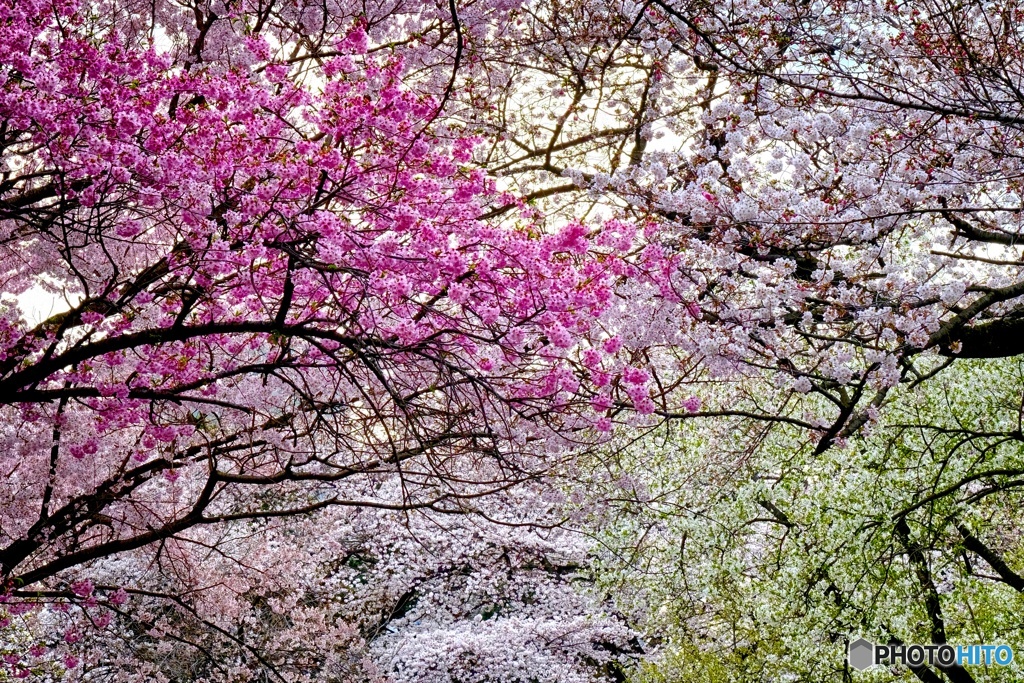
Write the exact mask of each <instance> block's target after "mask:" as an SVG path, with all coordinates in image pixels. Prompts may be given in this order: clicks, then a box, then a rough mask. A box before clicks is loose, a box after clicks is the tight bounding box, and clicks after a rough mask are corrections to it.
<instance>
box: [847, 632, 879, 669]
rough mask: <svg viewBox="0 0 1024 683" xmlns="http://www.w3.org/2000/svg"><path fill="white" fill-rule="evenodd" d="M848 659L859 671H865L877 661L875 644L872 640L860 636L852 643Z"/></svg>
mask: <svg viewBox="0 0 1024 683" xmlns="http://www.w3.org/2000/svg"><path fill="white" fill-rule="evenodd" d="M847 661H849V662H850V666H852V667H853V668H854V669H856V670H857V671H863V670H864V669H866V668H868V667H869V666H871V665H872V664H874V663H875V645H874V643H872V642H871V641H870V640H864V639H863V638H858V639H857V640H855V641H853V642H852V643H850V648H849V650H848V652H847Z"/></svg>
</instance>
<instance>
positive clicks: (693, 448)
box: [592, 360, 1024, 683]
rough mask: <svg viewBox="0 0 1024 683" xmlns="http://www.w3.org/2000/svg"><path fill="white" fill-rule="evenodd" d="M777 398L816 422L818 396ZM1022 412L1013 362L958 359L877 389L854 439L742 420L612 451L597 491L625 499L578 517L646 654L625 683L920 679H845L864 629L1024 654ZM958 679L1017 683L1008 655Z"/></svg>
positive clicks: (1018, 365)
mask: <svg viewBox="0 0 1024 683" xmlns="http://www.w3.org/2000/svg"><path fill="white" fill-rule="evenodd" d="M730 391H731V392H735V393H734V394H733V395H759V396H761V397H762V398H764V397H766V396H768V394H769V392H772V391H773V390H772V389H771V388H770V387H768V386H761V385H760V384H758V383H757V382H756V380H749V381H748V383H747V386H746V391H739V392H736V388H735V387H729V388H723V394H722V396H723V397H725V396H727V395H729V392H730ZM775 393H776V394H778V392H775ZM775 398H778V399H780V401H781V402H782V403H783V404H785V405H788V406H791V407H792V409H791V412H790V413H789V414H790V415H792V416H794V417H796V416H800V415H804V416H806V415H813V414H816V413H818V414H820V413H821V412H822V411H824V410H825V406H823V405H819V404H818V403H816V399H815V398H814V397H813V396H807V397H804V396H798V395H792V396H783V395H777V396H776V397H775ZM735 405H738V407H739V408H743V407H744V406H742V405H741V404H735ZM1022 415H1024V363H1022V362H1021V361H1015V360H1000V361H959V362H957V363H956V364H954V366H952V367H951V368H950V369H947V370H946V371H944V372H942V373H940V374H938V375H937V376H936V377H935V378H933V379H931V380H929V381H926V382H922V383H920V384H918V385H917V386H913V385H909V386H903V387H900V388H899V389H895V390H893V391H891V392H889V394H888V396H887V398H886V401H885V402H884V403H882V404H881V405H880V406H879V407H878V411H877V414H875V415H873V416H872V419H871V420H869V421H868V422H867V423H866V424H865V426H864V427H863V429H862V430H861V431H860V432H859V433H858V434H856V435H853V436H850V437H849V438H847V439H846V440H845V442H843V441H841V442H840V443H838V444H837V445H836V446H833V447H832V448H831V449H829V450H827V451H826V452H824V453H822V454H818V455H815V453H814V448H813V446H814V443H815V440H814V439H811V438H808V431H809V430H806V429H803V428H801V427H799V426H794V425H792V424H787V423H783V422H778V421H776V422H769V423H765V422H761V423H757V422H754V421H750V420H745V419H743V418H736V419H716V420H706V421H702V420H700V419H690V420H686V421H685V422H684V423H682V424H680V423H673V424H668V425H666V426H663V427H662V428H661V429H660V430H659V431H658V432H656V433H654V434H651V435H650V436H648V437H647V438H645V439H642V440H640V441H638V442H636V443H632V444H627V445H621V447H620V448H619V449H617V450H616V451H615V452H614V454H612V455H610V456H609V457H608V460H607V462H606V463H605V467H606V471H607V475H606V476H605V477H604V481H603V482H602V481H595V482H594V485H595V487H596V488H595V490H599V489H600V487H601V486H603V487H605V489H604V490H603V491H602V494H603V495H606V496H607V493H608V491H607V488H608V487H619V488H622V489H623V491H624V492H625V493H626V495H624V496H620V497H619V498H620V499H621V500H622V501H623V502H622V504H621V505H620V506H618V507H616V508H615V509H605V510H599V511H596V512H593V514H594V517H593V519H592V521H593V522H600V524H601V527H602V532H601V539H602V541H603V543H604V544H605V547H607V548H608V551H607V553H606V554H605V555H604V557H602V560H601V561H602V562H603V565H604V567H605V570H606V571H605V574H604V576H605V581H606V582H607V585H608V589H609V590H614V591H615V594H617V595H619V596H626V597H623V598H621V602H622V607H623V609H624V610H626V611H627V612H628V613H630V614H632V615H633V616H634V618H635V619H636V620H637V621H639V622H641V623H642V626H643V628H644V629H645V630H646V631H647V633H648V634H649V637H650V639H651V642H652V643H654V644H655V645H656V646H657V647H656V649H657V651H658V653H659V654H658V656H657V658H656V662H655V663H654V664H652V665H649V666H647V667H645V668H642V669H639V670H638V671H637V672H636V675H635V677H636V680H637V681H639V682H642V683H670V682H674V681H680V682H683V681H685V682H687V683H689V682H693V681H709V682H713V683H725V682H729V683H732V682H735V683H746V682H750V683H754V682H755V681H807V682H817V681H822V682H824V681H902V680H916V679H915V677H914V675H913V674H912V673H911V672H910V671H908V670H907V669H906V668H904V667H894V668H891V669H885V668H880V667H876V668H874V669H871V670H869V671H867V672H856V671H854V670H852V669H849V668H848V666H847V664H846V662H845V652H846V644H847V642H848V640H852V639H854V638H856V637H858V636H864V637H866V638H868V639H870V640H873V641H874V642H891V641H893V640H899V641H902V642H904V643H932V642H939V641H940V640H941V638H942V637H943V636H944V637H945V638H946V640H947V641H948V642H950V643H953V644H973V643H1006V644H1009V645H1011V646H1013V647H1014V649H1015V651H1016V653H1018V660H1020V659H1022V658H1024V618H1022V616H1021V615H1024V593H1022V592H1021V590H1024V583H1022V584H1020V585H1016V584H1014V577H1017V578H1020V577H1021V576H1022V575H1024V544H1022V542H1021V526H1022V521H1024V520H1022V519H1021V516H1020V512H1019V511H1020V509H1021V506H1022V504H1024V500H1022V498H1024V496H1022V493H1024V449H1022V445H1024V435H1022V433H1021V421H1022ZM622 472H633V473H636V472H645V475H644V476H643V480H642V481H639V477H637V476H636V475H635V474H634V479H633V480H625V481H624V480H623V478H622V475H621V473H622ZM985 557H988V558H989V559H990V560H991V559H993V558H996V559H994V562H995V563H996V564H998V563H1000V562H1001V563H1002V570H1003V571H1000V570H999V568H997V567H996V566H995V565H994V564H990V563H989V562H988V561H986V559H985ZM1022 581H1024V580H1022ZM968 671H969V673H970V674H971V675H972V676H973V677H974V680H976V681H997V680H999V681H1003V680H1014V679H1020V677H1021V676H1024V673H1022V672H1024V667H1022V666H1021V663H1020V661H1017V662H1015V663H1014V665H1013V666H1012V667H1011V668H1010V669H1009V670H1007V669H1005V668H1001V667H992V668H989V669H986V668H985V667H981V666H975V667H968Z"/></svg>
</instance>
